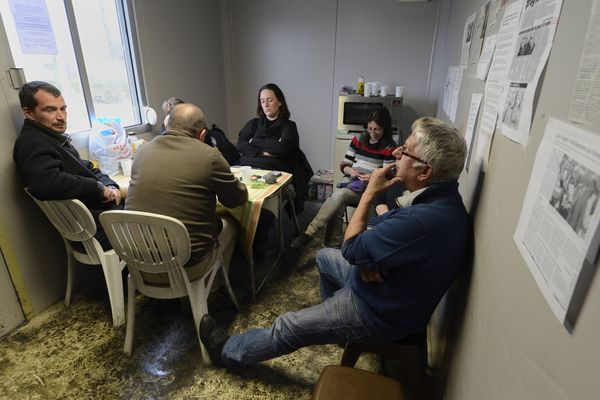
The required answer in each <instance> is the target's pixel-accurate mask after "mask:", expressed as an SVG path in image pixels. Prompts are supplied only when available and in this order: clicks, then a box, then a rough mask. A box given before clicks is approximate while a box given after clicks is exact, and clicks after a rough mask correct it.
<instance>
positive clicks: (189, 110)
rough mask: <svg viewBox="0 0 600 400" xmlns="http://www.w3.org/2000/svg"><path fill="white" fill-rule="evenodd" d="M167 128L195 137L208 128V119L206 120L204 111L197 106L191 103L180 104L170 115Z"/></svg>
mask: <svg viewBox="0 0 600 400" xmlns="http://www.w3.org/2000/svg"><path fill="white" fill-rule="evenodd" d="M167 128H168V129H169V130H174V131H180V132H184V133H186V134H187V135H188V136H190V137H195V136H196V135H197V134H198V132H200V131H201V130H203V129H205V128H206V118H204V113H203V112H202V110H201V109H199V108H198V107H196V106H195V105H193V104H190V103H182V104H178V105H176V106H175V108H173V110H171V113H170V114H169V118H168V120H167Z"/></svg>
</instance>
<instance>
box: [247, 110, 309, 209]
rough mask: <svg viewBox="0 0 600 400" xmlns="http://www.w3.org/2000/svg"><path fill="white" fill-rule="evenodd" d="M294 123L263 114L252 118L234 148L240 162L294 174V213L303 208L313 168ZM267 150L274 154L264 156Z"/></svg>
mask: <svg viewBox="0 0 600 400" xmlns="http://www.w3.org/2000/svg"><path fill="white" fill-rule="evenodd" d="M299 141H300V140H299V136H298V129H297V127H296V123H295V122H294V121H291V120H289V119H283V118H278V119H276V120H275V121H273V122H270V121H268V120H267V118H266V117H265V116H262V117H260V118H254V119H251V120H250V121H248V122H247V123H246V125H244V127H243V128H242V130H241V131H240V135H239V140H238V144H237V148H238V150H239V151H240V154H241V158H240V165H249V166H251V167H254V168H259V169H267V170H274V171H285V172H289V173H291V174H293V175H294V177H293V180H292V184H293V185H294V189H295V191H296V198H295V199H294V206H295V208H296V214H300V213H301V212H302V210H303V209H304V200H306V198H307V196H308V182H309V180H310V178H311V177H312V176H313V170H312V168H311V166H310V164H309V163H308V160H307V159H306V156H305V155H304V153H303V152H302V150H300V146H299ZM264 151H266V152H268V153H271V154H272V155H273V156H274V157H265V156H263V155H262V153H263V152H264Z"/></svg>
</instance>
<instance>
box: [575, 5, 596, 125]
mask: <svg viewBox="0 0 600 400" xmlns="http://www.w3.org/2000/svg"><path fill="white" fill-rule="evenodd" d="M598 2H599V0H594V4H593V6H592V13H591V16H590V22H589V24H588V29H587V34H586V37H585V44H584V47H583V53H582V55H581V61H580V62H579V68H578V70H577V78H576V80H575V90H574V92H573V98H572V100H571V107H570V110H569V119H571V121H575V122H579V123H581V124H584V125H586V126H589V127H592V128H594V129H596V130H600V85H597V84H596V82H597V81H598V77H600V29H598V27H599V26H600V7H599V6H598Z"/></svg>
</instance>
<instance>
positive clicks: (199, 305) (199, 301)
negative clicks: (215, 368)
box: [189, 274, 214, 365]
mask: <svg viewBox="0 0 600 400" xmlns="http://www.w3.org/2000/svg"><path fill="white" fill-rule="evenodd" d="M210 275H212V274H210ZM210 275H209V276H210ZM213 276H214V275H213ZM207 278H208V276H206V277H205V278H202V279H197V280H196V281H194V282H191V288H190V289H191V290H189V299H190V306H191V307H192V314H193V315H194V325H195V326H196V335H197V336H198V342H199V343H200V351H201V352H202V363H203V364H204V365H210V364H211V360H210V356H209V355H208V351H206V347H204V344H203V343H202V340H200V320H201V319H202V317H203V316H204V315H205V314H208V305H207V303H206V300H207V298H208V293H209V290H208V289H207V287H206V286H205V284H204V282H205V280H206V279H207Z"/></svg>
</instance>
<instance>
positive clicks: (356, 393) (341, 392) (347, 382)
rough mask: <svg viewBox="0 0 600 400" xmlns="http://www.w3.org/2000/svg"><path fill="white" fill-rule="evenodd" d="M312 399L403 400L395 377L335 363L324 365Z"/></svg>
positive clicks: (401, 391)
mask: <svg viewBox="0 0 600 400" xmlns="http://www.w3.org/2000/svg"><path fill="white" fill-rule="evenodd" d="M312 398H313V400H404V391H403V389H402V385H401V384H400V382H398V381H397V380H395V379H392V378H388V377H385V376H383V375H379V374H376V373H374V372H369V371H364V370H362V369H357V368H351V367H343V366H337V365H328V366H326V367H325V368H324V369H323V371H321V374H320V375H319V380H318V381H317V384H316V385H315V389H314V391H313V396H312Z"/></svg>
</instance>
